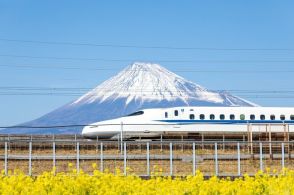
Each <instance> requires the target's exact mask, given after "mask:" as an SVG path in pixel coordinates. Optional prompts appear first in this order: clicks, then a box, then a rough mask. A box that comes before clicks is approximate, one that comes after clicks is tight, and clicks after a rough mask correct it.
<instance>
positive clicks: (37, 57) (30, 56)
mask: <svg viewBox="0 0 294 195" xmlns="http://www.w3.org/2000/svg"><path fill="white" fill-rule="evenodd" d="M0 56H2V57H11V58H29V59H52V60H77V61H102V62H134V61H151V62H157V63H293V62H294V60H291V59H290V60H289V59H288V60H182V59H177V60H162V59H153V60H152V59H151V60H140V59H137V60H136V59H135V60H134V59H110V58H78V57H57V56H33V55H14V54H0Z"/></svg>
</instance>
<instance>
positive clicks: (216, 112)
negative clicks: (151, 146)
mask: <svg viewBox="0 0 294 195" xmlns="http://www.w3.org/2000/svg"><path fill="white" fill-rule="evenodd" d="M249 124H250V125H251V128H250V131H252V132H253V133H254V132H266V131H271V132H273V133H275V132H283V131H288V132H293V131H294V126H293V124H294V108H289V107H172V108H152V109H144V110H139V111H137V112H135V113H132V114H130V115H127V116H124V117H120V118H116V119H112V120H106V121H101V122H96V123H93V124H89V125H88V126H86V127H84V129H83V131H82V135H83V136H84V137H87V138H96V137H97V136H98V137H102V138H111V137H114V136H117V135H120V134H122V133H128V135H129V136H132V135H134V136H135V135H136V136H140V137H152V136H159V135H162V134H168V133H179V134H181V133H246V132H248V125H249ZM266 124H267V125H268V124H270V125H271V127H270V129H268V128H267V127H266V128H265V125H266ZM285 127H287V129H286V130H285Z"/></svg>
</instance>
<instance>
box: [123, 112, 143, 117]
mask: <svg viewBox="0 0 294 195" xmlns="http://www.w3.org/2000/svg"><path fill="white" fill-rule="evenodd" d="M142 114H144V112H143V111H138V112H134V113H132V114H129V115H127V116H138V115H142Z"/></svg>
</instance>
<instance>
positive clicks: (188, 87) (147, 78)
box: [5, 62, 257, 133]
mask: <svg viewBox="0 0 294 195" xmlns="http://www.w3.org/2000/svg"><path fill="white" fill-rule="evenodd" d="M172 106H257V105H256V104H254V103H251V102H249V101H246V100H244V99H241V98H239V97H236V96H233V95H231V94H229V93H227V92H218V91H211V90H207V89H205V88H204V87H202V86H200V85H197V84H195V83H193V82H191V81H188V80H186V79H184V78H183V77H180V76H178V75H176V74H174V73H172V72H170V71H168V70H167V69H165V68H163V67H162V66H160V65H158V64H151V63H139V62H136V63H134V64H132V65H130V66H128V67H127V68H125V69H124V70H122V71H121V72H119V73H118V74H117V75H116V76H114V77H112V78H110V79H108V80H106V81H105V82H103V83H102V84H101V85H99V86H98V87H96V88H94V89H93V90H91V91H89V92H88V93H86V94H85V95H83V96H82V97H80V98H78V99H77V100H75V101H73V102H71V103H69V104H66V105H65V106H63V107H61V108H59V109H57V110H55V111H53V112H51V113H49V114H46V115H44V116H42V117H40V118H38V119H36V120H34V121H31V122H28V123H26V124H25V125H27V126H58V125H75V124H89V123H93V122H97V121H101V120H106V119H111V118H115V117H119V116H123V115H126V114H129V113H132V112H134V111H137V110H139V109H144V108H152V107H172ZM80 131H81V127H68V128H43V129H38V128H35V129H10V130H5V132H7V133H79V132H80Z"/></svg>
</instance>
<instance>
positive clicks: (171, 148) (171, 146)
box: [169, 142, 173, 176]
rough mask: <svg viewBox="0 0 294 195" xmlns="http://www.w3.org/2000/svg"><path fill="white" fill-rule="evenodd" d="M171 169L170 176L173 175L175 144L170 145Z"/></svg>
mask: <svg viewBox="0 0 294 195" xmlns="http://www.w3.org/2000/svg"><path fill="white" fill-rule="evenodd" d="M169 163H170V164H169V167H170V176H172V175H173V143H171V142H170V143H169Z"/></svg>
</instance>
